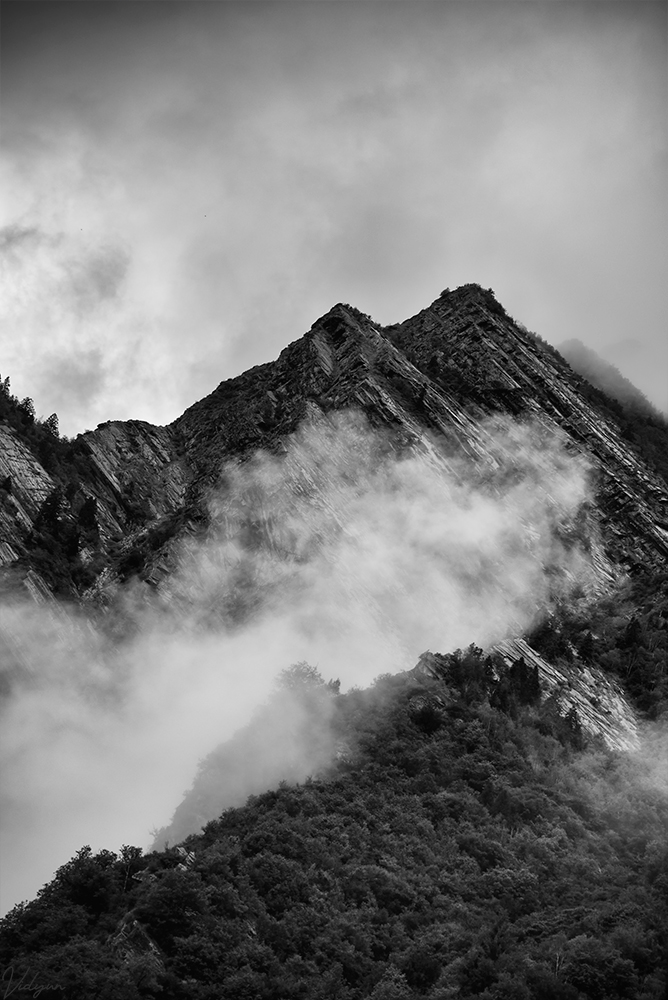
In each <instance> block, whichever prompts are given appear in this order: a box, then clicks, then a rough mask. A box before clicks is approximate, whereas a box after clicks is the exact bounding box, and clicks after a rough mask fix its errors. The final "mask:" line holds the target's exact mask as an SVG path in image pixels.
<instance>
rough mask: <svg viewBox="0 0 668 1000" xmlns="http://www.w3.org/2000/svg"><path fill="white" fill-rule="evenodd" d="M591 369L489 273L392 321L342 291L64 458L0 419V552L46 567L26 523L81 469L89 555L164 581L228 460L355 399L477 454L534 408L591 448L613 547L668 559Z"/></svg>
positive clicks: (410, 439)
mask: <svg viewBox="0 0 668 1000" xmlns="http://www.w3.org/2000/svg"><path fill="white" fill-rule="evenodd" d="M583 385H585V383H584V380H583V379H582V377H581V376H580V375H577V374H576V373H575V372H573V371H572V369H571V368H570V367H569V365H568V364H567V363H565V362H564V360H563V359H562V358H561V357H560V355H559V354H558V353H557V352H556V351H555V350H554V349H553V348H551V347H549V346H548V345H546V344H544V343H543V342H542V341H540V340H539V339H538V338H537V337H536V336H535V335H533V334H530V333H528V331H526V330H525V329H524V328H522V327H521V326H520V325H519V324H517V323H516V322H515V321H514V320H513V319H512V318H511V317H509V316H508V315H507V314H506V313H505V311H504V309H503V307H502V306H501V305H500V304H499V303H498V302H497V300H496V299H495V297H494V295H493V293H492V292H491V291H485V290H484V289H482V288H480V287H479V286H477V285H464V286H462V287H461V288H458V289H456V290H454V291H446V292H444V293H442V294H441V296H440V297H439V298H438V299H437V300H436V301H435V302H434V303H432V305H431V306H429V307H428V308H427V309H425V310H423V311H422V312H420V313H418V314H417V315H416V316H414V317H412V318H411V319H408V320H406V321H405V322H403V323H401V324H397V325H395V326H392V327H385V328H382V327H379V326H377V325H376V324H374V323H373V321H372V320H371V319H370V318H369V317H368V316H366V315H364V314H363V313H360V312H359V311H358V310H357V309H355V308H353V307H352V306H347V305H343V304H338V305H336V306H334V307H333V308H332V309H331V310H330V311H329V312H328V313H327V314H326V315H324V316H322V317H321V318H320V319H319V320H317V321H316V322H315V323H314V324H313V327H312V328H311V330H309V331H308V332H307V333H306V334H304V336H303V337H301V338H300V339H299V340H297V341H295V342H294V343H292V344H290V346H289V347H287V348H286V349H285V350H284V351H283V352H282V353H281V355H280V356H279V358H278V359H277V360H276V361H274V362H270V363H268V364H264V365H260V366H258V367H256V368H253V369H251V370H250V371H248V372H245V373H244V374H243V375H240V376H238V377H237V378H234V379H230V380H227V381H225V382H222V383H221V384H220V385H219V386H218V388H217V389H215V390H214V391H213V392H212V393H211V394H210V395H209V396H207V397H206V398H204V399H202V400H200V401H199V402H197V403H195V404H193V406H191V407H189V409H188V410H186V411H185V413H184V414H183V415H182V416H181V417H179V418H178V419H177V420H175V421H174V422H173V423H172V424H170V425H169V426H167V427H155V426H153V425H151V424H148V423H145V422H142V421H125V422H121V421H112V422H109V423H106V424H102V425H100V426H99V427H98V428H97V429H96V430H95V431H91V432H86V433H85V434H84V435H81V436H80V437H79V438H78V439H77V441H76V442H75V444H76V447H77V455H76V461H75V460H72V463H71V464H72V468H71V469H69V467H68V466H67V463H65V467H64V468H63V466H62V463H61V467H60V468H59V469H58V470H57V472H56V473H50V472H48V471H47V470H46V469H45V468H44V467H43V466H42V465H41V464H40V461H39V460H38V458H37V456H36V455H35V454H34V453H32V452H31V450H30V448H29V447H28V446H27V445H26V442H25V441H23V440H21V439H20V437H19V436H18V435H17V433H16V432H15V431H14V430H13V429H12V428H11V427H8V426H4V427H2V426H0V492H2V495H1V496H0V501H2V503H0V561H1V563H2V564H4V565H5V566H6V567H12V566H15V565H16V563H17V561H19V562H21V565H22V566H23V579H25V578H26V574H27V570H28V569H29V568H32V569H33V572H34V571H35V569H36V567H35V566H34V565H31V560H30V554H29V552H28V550H27V549H26V545H25V538H26V535H27V534H28V533H29V532H30V530H31V528H32V527H33V526H34V523H35V520H36V517H37V515H38V513H39V510H40V508H41V505H42V504H43V502H44V500H45V499H46V497H47V496H48V494H49V491H50V490H52V489H53V488H54V485H58V484H59V483H60V485H61V486H65V485H66V484H67V481H68V476H69V477H71V479H70V480H69V481H73V480H75V481H76V483H77V484H78V487H79V491H80V492H79V494H78V499H76V498H75V501H74V502H73V503H71V505H70V510H69V512H67V511H66V512H65V514H66V516H70V517H72V518H73V519H74V520H75V521H76V518H77V516H78V511H79V510H80V508H81V505H82V503H83V502H84V500H85V499H86V498H90V497H92V498H94V499H95V501H96V504H97V509H96V517H97V523H98V526H99V533H100V537H99V542H98V548H97V549H95V548H94V547H93V548H92V549H91V547H90V543H89V547H88V551H87V552H86V553H84V558H83V561H84V562H87V564H88V565H89V567H93V568H94V571H95V574H96V575H98V576H99V574H100V573H104V579H105V580H109V579H114V578H115V577H119V576H120V578H121V579H124V578H126V577H128V576H130V575H132V574H139V575H140V576H142V577H143V578H144V579H146V580H149V581H151V582H153V583H154V584H157V583H159V581H160V579H161V578H163V577H164V576H165V574H166V573H168V572H169V570H170V568H171V562H170V550H171V547H172V545H173V541H174V539H176V538H178V537H179V535H180V534H182V533H183V532H184V531H188V530H192V528H193V526H196V525H198V524H200V523H201V522H202V521H205V520H206V498H207V495H208V490H209V489H210V487H211V486H212V485H213V484H215V483H216V482H217V480H218V477H219V476H220V473H221V469H222V468H223V466H224V464H225V462H226V461H229V460H230V459H237V458H243V456H246V455H249V454H251V453H253V452H254V451H256V450H257V449H259V448H263V449H268V450H270V451H274V452H280V451H281V450H282V448H283V447H284V441H285V438H286V436H287V435H289V434H291V433H293V432H294V431H295V430H296V429H297V427H298V426H299V424H300V423H301V422H302V421H303V420H304V419H307V418H309V416H311V417H313V416H316V415H318V414H322V413H329V412H332V411H336V410H342V409H347V408H356V409H359V410H361V411H362V412H363V413H364V414H365V415H366V417H367V418H368V420H369V422H370V423H371V424H372V425H374V426H380V427H386V428H389V429H391V430H392V431H393V433H394V435H395V438H396V440H397V441H398V442H399V443H400V446H410V445H417V446H419V447H421V448H423V449H426V450H428V449H429V448H430V447H431V441H432V437H433V436H435V437H437V438H438V439H439V441H440V442H441V444H442V445H443V448H442V449H441V450H442V452H443V451H444V452H446V453H447V451H448V450H450V451H452V452H453V453H456V452H457V451H459V452H463V453H465V454H467V455H469V456H475V455H484V454H485V453H486V450H487V448H488V442H487V441H486V439H485V433H484V431H483V430H481V418H482V417H484V416H489V415H490V414H493V413H504V414H512V415H515V416H519V417H522V416H524V415H530V414H534V415H537V416H539V417H540V420H541V421H543V422H544V423H545V424H546V425H548V426H550V425H551V426H555V427H558V428H560V430H561V431H562V432H563V433H564V434H565V435H566V436H567V438H568V439H570V442H571V446H572V448H573V449H574V450H578V451H581V452H582V453H583V454H585V455H586V456H588V458H589V459H590V460H591V462H592V464H593V466H594V468H595V470H596V478H597V483H596V503H595V505H594V506H593V508H592V510H591V511H590V512H589V516H591V517H593V518H594V519H595V520H596V521H597V523H598V524H599V525H600V526H601V528H602V537H603V539H604V542H605V545H606V547H607V549H608V551H609V552H610V553H611V554H612V556H613V558H614V559H615V561H617V562H622V563H624V564H625V565H626V566H627V567H629V568H633V567H634V566H638V565H642V564H646V563H647V562H648V561H649V562H656V561H657V559H659V560H660V559H664V558H665V557H666V555H668V521H667V520H666V511H665V502H662V500H663V501H665V496H666V484H665V483H664V482H663V480H662V479H661V478H660V477H659V476H657V475H655V474H654V473H653V472H652V471H651V470H650V469H649V468H648V467H647V465H646V464H645V463H644V462H643V461H642V459H641V457H640V456H639V454H638V453H637V450H634V448H633V447H631V446H630V445H629V444H628V443H627V442H626V441H625V440H624V439H623V437H622V435H621V433H620V429H619V427H618V426H616V424H615V422H614V419H612V418H611V416H610V414H609V413H604V412H603V411H602V409H601V407H599V406H597V405H596V404H595V403H593V402H591V401H590V400H589V399H587V398H586V395H585V393H583V391H582V389H583ZM65 457H67V456H65ZM68 469H69V471H68ZM64 480H65V481H64ZM3 482H4V483H5V484H6V487H5V489H4V490H2V483H3ZM9 484H11V485H10V487H9V488H7V485H9ZM82 547H83V546H82ZM95 552H97V558H94V556H95ZM91 572H92V570H91ZM110 573H111V576H110ZM83 577H84V583H85V585H83V584H80V585H78V586H75V587H74V588H70V589H78V590H79V593H81V592H82V591H83V590H84V589H86V587H88V588H90V583H91V581H90V579H89V577H90V573H89V574H88V576H86V574H83Z"/></svg>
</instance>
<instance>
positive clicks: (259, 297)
mask: <svg viewBox="0 0 668 1000" xmlns="http://www.w3.org/2000/svg"><path fill="white" fill-rule="evenodd" d="M2 47H3V49H2V124H3V128H2V174H1V176H0V186H1V189H2V197H3V199H4V201H3V205H2V217H1V218H0V226H2V229H1V231H0V251H1V255H2V273H3V282H5V288H4V290H3V295H2V310H3V314H4V315H3V328H2V341H1V343H0V372H1V373H2V375H3V376H6V375H9V376H11V379H12V389H13V391H14V392H15V393H16V394H17V395H19V396H20V397H23V396H25V395H30V396H32V397H33V398H34V400H35V405H36V408H37V412H38V415H42V416H48V414H49V413H51V412H52V411H54V410H55V411H56V412H57V413H58V414H59V416H60V422H61V429H62V430H63V431H65V433H68V434H73V433H76V432H78V431H80V430H83V429H84V428H87V427H94V426H95V425H96V424H97V423H98V422H101V421H103V420H108V419H115V418H129V417H136V418H141V419H145V420H151V421H153V422H156V423H166V422H168V421H170V420H172V419H174V418H175V417H176V416H178V415H179V413H181V412H182V411H183V410H184V409H185V407H186V406H188V405H189V404H190V403H192V402H194V401H195V400H196V399H198V398H201V397H202V396H203V395H205V394H207V393H208V392H210V391H211V390H213V389H214V388H215V386H216V385H217V384H218V383H219V382H220V381H222V380H223V379H225V378H229V377H231V376H233V375H236V374H239V373H240V372H241V371H243V370H245V369H246V368H248V367H250V366H251V365H254V364H258V363H261V362H264V361H269V360H272V359H273V358H275V357H276V356H277V355H278V354H279V352H280V351H281V350H282V348H283V347H285V346H286V345H287V344H288V343H289V342H291V341H293V340H295V339H296V338H298V337H299V336H301V335H302V334H303V333H304V332H305V331H306V330H307V329H308V328H309V327H310V326H311V324H312V322H313V321H314V320H315V319H316V318H317V317H318V316H320V315H321V314H322V313H324V312H326V311H327V310H328V309H329V308H330V307H331V306H332V305H333V304H334V303H335V302H337V301H344V302H351V303H352V304H354V305H356V306H357V307H358V308H360V309H362V310H363V311H364V312H368V313H370V314H371V315H372V316H373V317H374V319H376V320H377V321H378V322H381V323H391V322H396V321H399V320H402V319H405V318H406V317H408V316H410V315H413V314H414V313H415V312H417V311H418V310H419V309H421V308H423V307H424V306H426V305H427V304H429V303H430V302H431V301H432V300H433V299H435V298H436V297H437V296H438V294H439V293H440V291H441V290H442V289H443V288H444V287H446V286H449V287H455V286H457V285H459V284H462V283H464V282H468V281H475V282H479V283H480V284H482V285H483V286H485V287H492V288H493V289H494V290H495V292H496V294H497V297H498V298H499V300H500V301H501V302H502V304H503V305H504V306H505V307H506V308H507V309H508V311H509V312H510V313H511V314H512V315H513V316H514V317H515V318H516V319H518V320H520V321H522V322H523V323H525V324H526V325H527V326H528V327H529V328H530V329H533V330H535V331H536V332H537V333H539V334H540V335H541V336H543V337H544V338H545V339H547V340H549V341H550V342H552V343H555V344H558V343H560V342H561V341H563V340H566V339H570V338H573V337H577V338H579V339H581V340H582V341H583V342H584V343H586V344H587V345H588V346H590V347H592V348H593V349H594V350H596V351H598V352H599V353H600V354H602V355H603V356H604V357H606V358H607V359H608V360H610V361H612V362H613V363H615V364H616V365H617V366H618V367H619V368H620V370H621V371H622V372H623V373H624V374H625V375H627V377H629V378H631V380H632V381H633V382H635V384H636V385H637V386H638V387H639V388H641V389H642V390H643V391H644V392H645V393H646V395H647V396H648V397H649V398H650V399H651V400H652V401H653V402H654V403H655V404H657V405H659V406H660V407H662V408H664V409H666V408H668V346H667V344H666V332H665V330H666V286H667V275H666V243H667V240H668V236H667V234H668V218H667V215H668V213H667V211H666V174H665V166H666V103H667V102H666V86H667V78H666V72H667V69H666V67H667V66H668V59H667V58H666V56H667V53H666V5H665V4H664V3H653V2H633V3H628V4H627V3H617V2H607V0H594V2H589V3H580V2H576V3H568V2H564V3H562V2H546V3H541V2H532V0H519V2H511V3H508V2H504V0H496V2H491V3H486V2H468V0H462V2H438V3H430V2H421V0H416V2H410V0H405V2H403V0H399V2H394V0H393V2H389V3H385V2H382V0H371V2H327V0H325V2H313V0H310V2H305V3H288V2H272V3H261V2H255V3H249V2H242V3H216V2H205V3H199V2H184V3H180V2H164V0H163V2H156V3H152V2H141V3H134V2H122V0H119V2H111V3H107V2H105V0H102V2H91V0H89V2H75V3H61V2H59V0H50V2H46V3H33V2H11V0H5V2H4V3H3V5H2Z"/></svg>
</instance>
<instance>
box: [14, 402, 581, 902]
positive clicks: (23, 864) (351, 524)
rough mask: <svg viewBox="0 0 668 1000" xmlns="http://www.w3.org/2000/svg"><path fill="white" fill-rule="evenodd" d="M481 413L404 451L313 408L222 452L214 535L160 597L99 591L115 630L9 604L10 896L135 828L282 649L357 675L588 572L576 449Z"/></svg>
mask: <svg viewBox="0 0 668 1000" xmlns="http://www.w3.org/2000/svg"><path fill="white" fill-rule="evenodd" d="M480 433H481V440H483V441H484V444H485V449H486V453H487V457H486V458H480V459H478V460H473V459H464V458H462V457H461V456H458V455H453V454H447V453H445V452H443V451H442V450H441V447H440V444H439V443H438V442H437V441H434V442H431V443H430V444H429V445H428V446H426V447H425V448H424V449H421V450H419V451H418V452H414V451H413V450H410V449H407V448H406V446H405V445H399V444H398V443H397V442H396V440H395V439H393V438H391V437H389V436H388V435H386V434H384V433H381V432H377V431H372V430H370V429H369V427H368V426H367V425H366V422H365V420H364V419H363V418H362V417H361V416H360V415H358V414H344V415H339V416H334V417H331V418H324V417H320V418H317V419H314V420H313V421H310V422H307V423H305V424H304V425H303V426H302V428H301V429H300V431H299V432H298V433H297V434H296V435H295V436H294V437H293V438H292V439H290V440H289V441H288V442H287V444H286V450H285V453H284V454H283V455H281V456H276V455H269V454H266V453H259V454H257V455H255V456H254V457H252V458H250V459H249V460H248V461H246V462H243V463H236V464H235V463H233V464H230V465H228V466H227V467H226V468H225V470H224V474H223V478H222V484H221V487H220V489H219V490H218V491H217V492H216V494H215V495H214V496H213V497H212V499H211V521H212V523H211V528H210V531H209V534H208V535H207V538H206V540H205V541H197V542H193V541H191V542H189V543H187V542H184V543H183V546H182V549H181V551H180V553H179V566H178V569H177V571H176V572H175V574H174V575H173V576H172V577H171V578H169V580H168V581H167V583H166V584H165V585H164V587H163V590H162V592H161V593H160V595H159V597H158V599H157V600H155V599H151V598H150V597H149V595H148V591H146V592H145V590H144V588H143V587H142V585H140V584H137V585H136V587H135V588H134V589H133V588H130V590H129V594H128V595H127V596H126V597H125V599H124V601H121V600H119V601H117V604H116V607H115V609H112V610H111V611H110V612H109V614H112V615H116V616H117V618H118V623H117V626H116V629H115V632H116V634H117V635H118V634H120V635H123V631H124V628H126V626H127V634H128V636H131V638H127V639H126V640H125V641H120V642H115V643H113V644H112V643H110V641H109V639H108V635H109V634H110V633H111V632H112V631H114V630H110V629H109V628H108V627H106V626H105V627H102V628H98V627H95V626H94V625H93V624H92V623H91V622H90V621H88V620H87V619H86V618H85V617H83V616H81V615H73V614H71V613H67V612H65V611H64V610H63V609H62V608H60V607H59V606H58V605H46V606H43V607H41V608H35V607H32V606H31V607H26V606H13V605H8V604H5V605H4V606H2V607H1V608H0V633H1V634H2V636H3V637H4V641H5V643H6V646H7V650H8V655H7V657H6V661H7V662H8V663H9V664H10V665H11V671H10V676H8V677H7V678H6V679H7V680H8V683H9V686H10V689H11V692H12V693H11V695H10V697H9V699H8V700H7V702H6V703H5V706H4V709H3V719H2V747H3V759H4V762H5V763H4V765H3V767H4V774H3V778H4V780H3V789H4V791H3V796H4V808H3V809H2V815H3V823H4V831H3V844H2V858H3V863H4V864H5V866H6V872H5V875H4V889H3V905H4V906H5V907H6V906H8V905H10V904H11V903H12V902H13V901H14V900H15V899H17V898H18V897H19V896H21V895H27V894H29V893H34V891H35V890H36V889H37V888H38V885H39V883H40V882H41V881H45V880H46V879H48V878H49V876H50V874H51V873H52V872H53V870H54V868H55V867H56V866H58V865H59V864H62V863H64V861H65V860H66V859H67V857H69V856H71V854H72V853H73V852H74V851H75V850H77V849H78V848H79V847H80V846H81V845H82V844H84V843H90V844H91V845H92V846H94V847H95V848H96V849H97V848H101V847H102V846H106V847H108V848H115V849H117V848H118V847H119V846H120V844H121V843H128V842H135V843H139V844H142V845H144V846H147V842H148V839H149V837H148V833H149V830H150V829H151V828H153V827H156V826H158V825H160V824H164V823H165V822H166V821H167V820H168V818H169V816H170V815H171V813H172V811H173V809H174V808H175V806H176V804H177V802H178V800H179V798H180V796H181V794H182V792H183V790H184V789H185V788H186V787H187V786H188V785H189V783H190V781H191V780H192V777H193V774H194V771H195V765H196V761H197V760H198V759H199V758H201V757H202V756H203V755H205V754H207V753H208V752H209V751H211V749H212V748H213V747H214V746H216V745H217V744H218V743H220V741H221V740H224V739H226V738H229V736H230V735H231V734H232V733H233V732H234V731H235V730H237V729H238V728H239V727H240V726H242V725H243V724H244V723H245V722H246V721H247V720H248V719H249V717H250V716H251V714H252V712H253V711H255V710H257V709H258V707H259V706H261V705H262V703H263V701H264V699H265V698H266V697H267V693H268V691H269V690H270V688H271V685H272V683H273V679H274V678H275V677H276V675H277V674H278V673H279V672H280V671H281V670H282V669H283V668H285V667H286V666H288V665H289V664H290V663H294V662H297V661H300V660H307V661H308V662H309V663H311V664H313V665H314V666H317V667H318V668H319V670H320V672H321V673H322V674H323V676H325V678H329V677H338V678H340V680H341V681H342V683H343V686H344V688H345V687H348V686H350V685H354V684H358V685H365V684H368V683H369V682H370V681H371V680H372V679H373V678H374V677H375V676H377V675H378V674H380V673H384V672H387V671H396V670H402V669H408V668H410V667H411V666H413V665H414V663H415V662H416V661H417V658H418V656H419V654H420V653H421V652H423V651H424V650H425V649H426V648H428V647H429V648H432V649H433V650H441V651H447V650H450V649H452V648H454V647H456V646H465V645H467V644H468V643H470V642H476V643H478V644H480V645H487V644H489V643H492V642H494V641H495V640H498V639H501V638H502V637H503V636H504V635H506V634H507V633H508V631H510V632H512V633H516V632H517V631H519V630H521V629H523V628H525V627H527V626H528V625H529V624H530V623H531V621H532V619H533V617H534V615H535V614H536V612H537V611H538V610H539V609H540V608H541V607H542V606H544V605H545V604H549V602H550V601H551V600H553V599H554V597H556V596H563V595H564V594H567V593H568V592H569V590H570V588H571V587H572V586H574V585H575V584H579V585H581V586H584V587H585V589H586V588H587V587H589V586H595V585H596V573H595V571H594V570H593V568H592V565H591V562H590V559H589V556H588V555H587V554H586V553H585V552H584V551H583V550H582V549H581V548H580V547H579V546H578V545H577V544H572V543H567V542H566V541H564V538H565V537H566V536H567V534H568V532H567V531H566V529H567V528H568V526H569V525H570V524H572V521H573V518H574V517H575V516H576V514H577V513H578V511H579V510H580V508H581V505H582V503H583V501H585V499H586V498H587V496H588V492H589V487H588V476H589V473H588V469H587V465H586V463H585V462H584V460H583V459H582V458H581V457H579V456H577V455H574V454H572V453H569V452H568V451H566V450H565V449H564V447H563V442H562V440H561V438H560V437H559V436H558V435H555V432H553V431H551V430H549V429H548V428H547V427H545V426H543V425H541V424H540V422H536V423H526V424H518V423H513V422H512V421H508V420H501V421H491V422H489V423H487V424H485V425H483V426H482V427H481V430H480ZM560 536H561V537H560ZM103 625H104V622H103ZM265 752H266V753H267V755H269V756H271V755H272V754H276V753H277V752H278V751H277V748H276V747H275V746H271V745H268V746H267V747H266V750H265ZM297 752H298V751H297V750H296V749H295V747H294V746H291V748H290V754H291V757H290V761H291V764H290V767H291V771H290V773H291V774H292V775H295V774H299V773H300V769H299V763H298V761H296V760H295V754H296V753H297ZM311 766H312V762H310V761H307V760H305V761H304V762H303V768H304V773H310V772H309V770H308V769H309V768H310V767H311Z"/></svg>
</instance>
